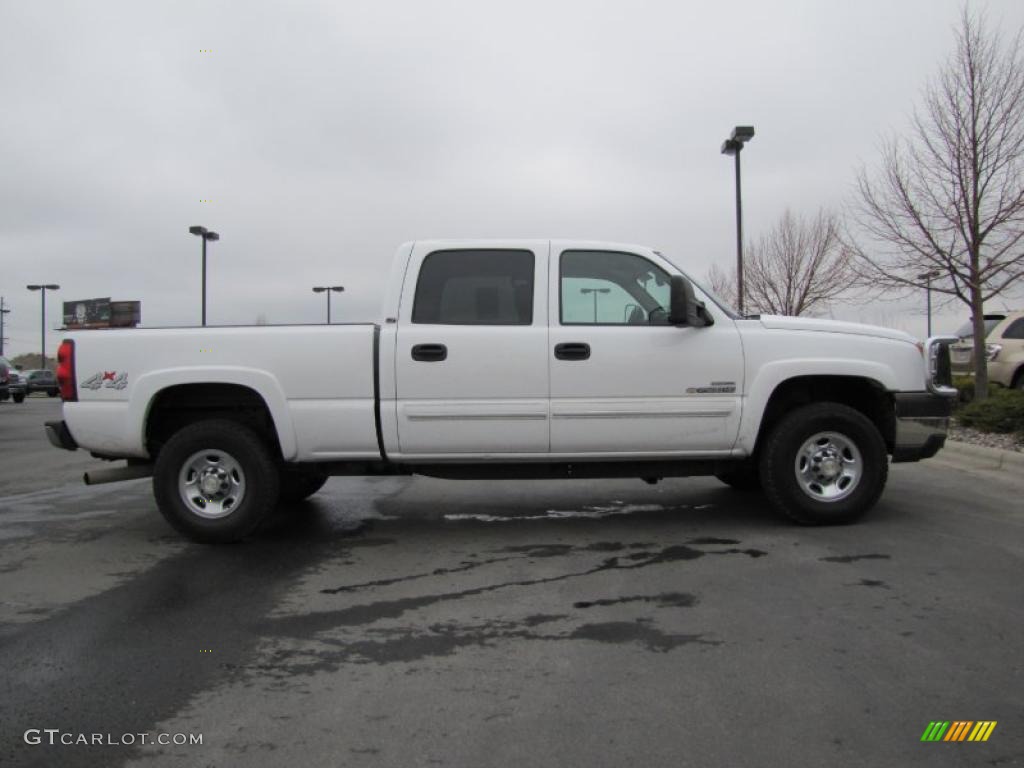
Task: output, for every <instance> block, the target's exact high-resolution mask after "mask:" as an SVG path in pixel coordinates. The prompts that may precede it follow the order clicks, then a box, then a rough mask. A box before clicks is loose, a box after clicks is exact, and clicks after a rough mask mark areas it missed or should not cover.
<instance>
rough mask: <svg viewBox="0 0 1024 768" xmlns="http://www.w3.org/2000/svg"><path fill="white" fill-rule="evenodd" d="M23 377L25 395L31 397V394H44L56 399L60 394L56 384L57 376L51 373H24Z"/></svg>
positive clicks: (40, 371)
mask: <svg viewBox="0 0 1024 768" xmlns="http://www.w3.org/2000/svg"><path fill="white" fill-rule="evenodd" d="M23 375H24V379H25V394H27V395H31V394H32V393H33V392H45V393H46V394H47V395H48V396H50V397H56V396H57V395H59V394H60V385H59V384H57V376H56V375H55V374H54V372H53V371H44V370H38V371H25V372H23Z"/></svg>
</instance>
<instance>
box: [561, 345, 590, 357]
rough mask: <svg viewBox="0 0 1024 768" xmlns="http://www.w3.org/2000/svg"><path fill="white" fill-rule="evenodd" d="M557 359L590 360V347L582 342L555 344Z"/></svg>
mask: <svg viewBox="0 0 1024 768" xmlns="http://www.w3.org/2000/svg"><path fill="white" fill-rule="evenodd" d="M555 357H556V358H557V359H559V360H589V359H590V345H589V344H584V343H583V342H582V341H570V342H567V343H565V344H555Z"/></svg>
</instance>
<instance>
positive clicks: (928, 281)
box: [917, 269, 942, 338]
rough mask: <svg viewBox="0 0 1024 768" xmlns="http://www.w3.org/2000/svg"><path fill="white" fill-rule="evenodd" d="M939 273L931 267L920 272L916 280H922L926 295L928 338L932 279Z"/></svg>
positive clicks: (930, 330) (930, 322)
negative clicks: (926, 270)
mask: <svg viewBox="0 0 1024 768" xmlns="http://www.w3.org/2000/svg"><path fill="white" fill-rule="evenodd" d="M941 274H942V272H940V271H939V270H937V269H932V270H929V271H928V272H922V273H921V274H920V275H918V276H917V279H918V280H924V290H925V295H926V296H927V299H926V301H927V305H928V338H931V336H932V279H933V278H936V277H938V276H939V275H941Z"/></svg>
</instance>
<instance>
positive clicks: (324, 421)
mask: <svg viewBox="0 0 1024 768" xmlns="http://www.w3.org/2000/svg"><path fill="white" fill-rule="evenodd" d="M376 332H377V329H376V327H375V326H374V325H373V324H372V323H365V324H348V325H291V326H232V327H209V326H208V327H205V328H140V329H134V330H118V331H116V332H114V331H77V332H73V333H68V334H67V335H66V338H69V339H71V340H73V341H75V342H76V345H75V347H76V366H75V367H76V373H77V378H78V393H79V394H78V402H68V403H65V405H64V418H65V420H66V421H67V423H68V426H69V427H70V429H71V431H72V432H73V433H74V434H75V435H76V437H78V439H79V441H80V442H81V443H83V444H85V445H89V446H90V448H92V449H93V450H95V451H99V452H109V453H111V454H117V455H124V456H136V457H140V458H141V457H145V456H146V455H147V454H146V448H145V441H144V435H143V434H141V430H140V429H139V425H142V424H145V422H146V419H145V414H143V413H138V414H137V413H134V409H138V408H146V407H147V404H148V403H149V402H150V400H151V398H152V396H153V395H154V394H156V393H157V392H159V391H161V390H164V389H165V388H166V387H171V386H175V385H179V384H190V383H194V382H197V381H203V382H220V383H225V384H239V385H242V386H247V387H251V388H252V389H254V390H256V391H257V392H258V393H259V394H261V395H262V396H263V398H264V400H265V401H266V403H267V406H268V408H269V410H270V413H271V416H272V417H273V419H274V422H275V425H276V426H277V427H278V436H279V440H280V444H281V452H282V455H283V457H284V458H285V460H288V461H325V460H331V459H364V458H378V457H379V455H380V453H379V448H378V443H377V430H376V424H375V415H374V405H375V403H374V378H375V355H374V343H375V335H376ZM78 342H81V343H78ZM118 424H120V425H123V428H121V429H118V428H112V427H114V425H118Z"/></svg>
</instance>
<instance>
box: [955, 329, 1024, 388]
mask: <svg viewBox="0 0 1024 768" xmlns="http://www.w3.org/2000/svg"><path fill="white" fill-rule="evenodd" d="M971 333H972V326H971V321H969V320H968V321H967V322H966V323H964V325H963V326H961V327H960V328H959V329H958V330H957V333H956V335H957V336H961V339H960V341H959V342H957V343H956V344H953V345H952V346H951V347H950V362H951V365H952V367H953V373H954V374H956V375H958V376H973V375H974V343H973V341H972V339H971ZM963 335H966V337H967V338H966V339H965V338H963ZM985 358H986V360H987V361H988V380H989V381H990V382H993V383H995V384H1001V385H1002V386H1004V387H1014V388H1015V389H1024V312H1011V313H1009V314H995V315H985Z"/></svg>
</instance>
